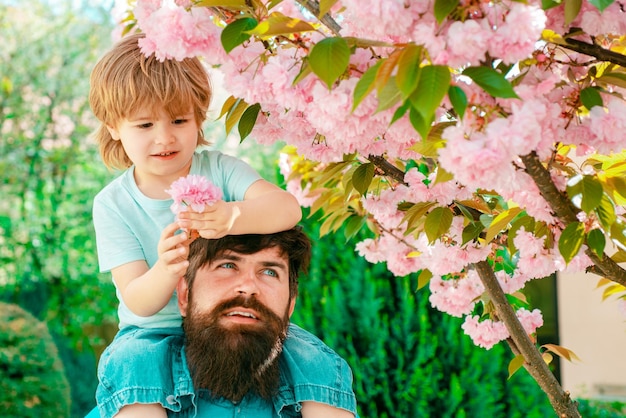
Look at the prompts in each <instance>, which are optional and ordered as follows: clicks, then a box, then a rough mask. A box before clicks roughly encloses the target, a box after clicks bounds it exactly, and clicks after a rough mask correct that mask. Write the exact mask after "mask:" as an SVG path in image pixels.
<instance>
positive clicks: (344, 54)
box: [309, 37, 350, 89]
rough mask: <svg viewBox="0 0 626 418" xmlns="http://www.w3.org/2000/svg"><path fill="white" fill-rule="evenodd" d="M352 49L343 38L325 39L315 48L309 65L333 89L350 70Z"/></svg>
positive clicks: (310, 56) (311, 53) (310, 54)
mask: <svg viewBox="0 0 626 418" xmlns="http://www.w3.org/2000/svg"><path fill="white" fill-rule="evenodd" d="M349 63H350V48H349V47H348V44H347V42H346V41H345V40H344V39H343V38H341V37H334V38H325V39H322V40H321V41H320V42H318V43H317V44H315V46H313V49H311V52H310V53H309V64H310V65H311V69H312V70H313V72H314V73H315V74H316V75H317V76H318V77H319V78H320V79H321V80H322V81H323V82H324V83H326V85H327V86H328V89H331V88H332V86H333V84H334V83H335V81H336V80H337V79H338V78H339V76H340V75H342V74H343V73H344V72H345V71H346V69H347V68H348V64H349Z"/></svg>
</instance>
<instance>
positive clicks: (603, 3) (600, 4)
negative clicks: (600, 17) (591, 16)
mask: <svg viewBox="0 0 626 418" xmlns="http://www.w3.org/2000/svg"><path fill="white" fill-rule="evenodd" d="M589 3H591V4H592V5H594V6H596V7H597V8H598V10H600V11H601V12H603V11H604V9H606V8H607V7H609V6H610V5H611V4H613V3H615V0H589Z"/></svg>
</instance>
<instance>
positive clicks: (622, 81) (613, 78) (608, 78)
mask: <svg viewBox="0 0 626 418" xmlns="http://www.w3.org/2000/svg"><path fill="white" fill-rule="evenodd" d="M597 81H598V82H601V83H608V84H613V85H616V86H618V87H621V88H625V89H626V74H623V73H617V72H610V73H604V74H602V77H600V78H598V79H597Z"/></svg>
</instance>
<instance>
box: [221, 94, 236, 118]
mask: <svg viewBox="0 0 626 418" xmlns="http://www.w3.org/2000/svg"><path fill="white" fill-rule="evenodd" d="M237 100H238V99H237V98H236V97H235V96H230V97H229V98H228V99H226V100H225V101H224V104H223V105H222V110H221V112H220V115H219V116H218V117H217V118H218V119H220V118H221V117H222V116H224V115H225V114H227V113H228V112H230V110H231V109H232V108H233V106H234V105H236V104H237Z"/></svg>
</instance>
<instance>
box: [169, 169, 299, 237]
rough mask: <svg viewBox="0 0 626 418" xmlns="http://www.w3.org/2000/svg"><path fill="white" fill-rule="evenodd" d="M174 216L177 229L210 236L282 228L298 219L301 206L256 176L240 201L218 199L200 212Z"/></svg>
mask: <svg viewBox="0 0 626 418" xmlns="http://www.w3.org/2000/svg"><path fill="white" fill-rule="evenodd" d="M178 219H179V221H178V224H179V226H180V227H181V229H195V230H198V232H199V233H200V236H202V237H203V238H209V239H211V238H221V237H223V236H225V235H242V234H271V233H274V232H280V231H286V230H288V229H290V228H293V227H294V226H295V225H296V224H297V223H298V222H299V221H300V219H302V210H301V209H300V205H299V204H298V201H297V200H296V198H295V197H294V196H293V195H292V194H291V193H289V192H287V191H285V190H283V189H281V188H280V187H278V186H276V185H275V184H272V183H270V182H268V181H266V180H263V179H260V180H257V181H255V182H254V183H253V184H252V185H251V186H250V187H249V188H248V190H247V191H246V194H245V196H244V200H243V201H233V202H224V201H219V202H216V203H215V204H213V205H212V206H207V207H205V209H204V211H203V212H202V213H195V212H193V211H185V212H181V213H179V214H178Z"/></svg>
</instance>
